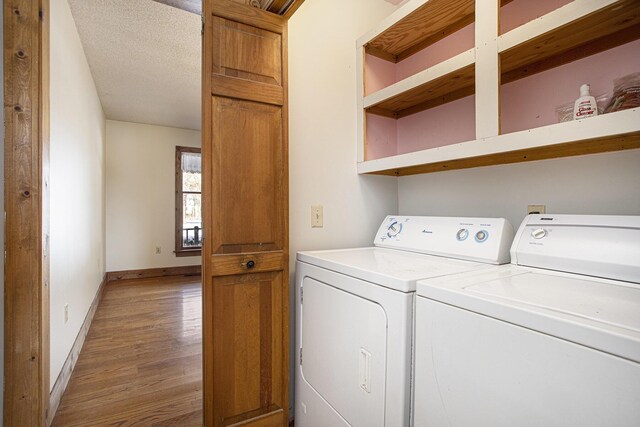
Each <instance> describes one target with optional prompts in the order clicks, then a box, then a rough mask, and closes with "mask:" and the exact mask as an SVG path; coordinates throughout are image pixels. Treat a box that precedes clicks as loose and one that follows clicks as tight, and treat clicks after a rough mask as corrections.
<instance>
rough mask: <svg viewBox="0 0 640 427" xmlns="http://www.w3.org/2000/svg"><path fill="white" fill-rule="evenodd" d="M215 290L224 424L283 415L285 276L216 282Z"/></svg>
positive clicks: (217, 386) (218, 396)
mask: <svg viewBox="0 0 640 427" xmlns="http://www.w3.org/2000/svg"><path fill="white" fill-rule="evenodd" d="M213 288H214V291H213V305H214V349H215V351H216V357H215V360H214V378H215V379H216V380H215V383H214V399H215V400H216V401H217V402H218V404H219V405H220V410H219V411H217V412H218V414H220V416H221V422H222V423H223V424H226V423H227V422H229V421H233V422H238V421H239V420H240V419H242V418H244V417H247V416H248V417H255V416H259V415H266V414H269V413H272V412H274V411H278V410H282V409H283V408H282V405H283V402H282V384H281V382H280V380H281V378H282V340H283V332H282V331H283V328H282V321H283V319H282V316H281V313H282V307H283V301H282V299H283V293H282V290H283V288H284V283H283V276H282V272H270V273H257V274H243V275H236V276H225V277H214V278H213ZM256 373H259V375H256Z"/></svg>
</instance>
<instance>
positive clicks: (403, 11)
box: [357, 0, 429, 46]
mask: <svg viewBox="0 0 640 427" xmlns="http://www.w3.org/2000/svg"><path fill="white" fill-rule="evenodd" d="M428 1H429V0H409V1H408V2H407V3H405V4H404V5H402V6H400V7H399V8H398V9H396V10H395V11H394V12H393V13H392V14H391V15H389V16H387V17H386V18H384V19H383V20H382V21H381V22H380V23H379V24H378V25H376V27H375V28H372V29H371V30H369V31H367V32H366V33H364V34H363V35H362V36H360V37H359V38H358V41H357V44H358V46H364V45H366V44H367V43H369V42H370V41H371V40H373V39H375V38H376V37H378V36H379V35H380V34H382V33H383V32H385V31H387V30H388V29H389V28H391V27H392V26H394V25H395V24H396V23H398V22H399V21H400V20H402V19H404V18H406V17H407V16H408V15H410V14H411V13H413V12H414V11H415V10H416V9H418V8H419V7H421V6H422V5H423V4H425V3H427V2H428Z"/></svg>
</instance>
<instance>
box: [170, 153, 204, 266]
mask: <svg viewBox="0 0 640 427" xmlns="http://www.w3.org/2000/svg"><path fill="white" fill-rule="evenodd" d="M182 153H199V154H202V150H201V149H200V148H197V147H182V146H179V145H178V146H176V157H175V177H176V188H175V194H176V206H175V213H176V223H175V233H174V234H175V250H174V252H173V253H174V254H175V256H176V257H187V256H200V255H201V254H202V247H200V248H189V249H185V248H183V247H182V195H183V194H184V193H189V191H186V192H184V191H182ZM201 190H202V189H201ZM200 194H202V191H200Z"/></svg>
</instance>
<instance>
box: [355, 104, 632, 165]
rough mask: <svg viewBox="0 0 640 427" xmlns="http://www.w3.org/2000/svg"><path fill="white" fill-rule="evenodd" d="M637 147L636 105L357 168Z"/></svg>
mask: <svg viewBox="0 0 640 427" xmlns="http://www.w3.org/2000/svg"><path fill="white" fill-rule="evenodd" d="M630 148H640V108H633V109H630V110H624V111H618V112H616V113H610V114H603V115H600V116H596V117H590V118H588V119H582V120H574V121H570V122H564V123H557V124H553V125H549V126H543V127H539V128H535V129H529V130H524V131H520V132H514V133H510V134H506V135H498V136H494V137H489V138H484V139H480V140H473V141H467V142H462V143H459V144H452V145H447V146H443V147H437V148H431V149H427V150H421V151H416V152H413V153H407V154H400V155H397V156H391V157H385V158H382V159H376V160H368V161H363V162H360V163H358V173H360V174H365V173H368V174H379V175H393V176H402V175H413V174H418V173H428V172H436V171H445V170H453V169H464V168H470V167H478V166H488V165H495V164H505V163H517V162H523V161H531V160H542V159H547V158H555V157H566V156H573V155H580V154H589V153H597V152H605V151H618V150H622V149H630Z"/></svg>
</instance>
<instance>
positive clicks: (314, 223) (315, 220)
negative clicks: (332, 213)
mask: <svg viewBox="0 0 640 427" xmlns="http://www.w3.org/2000/svg"><path fill="white" fill-rule="evenodd" d="M323 222H324V217H323V213H322V205H312V206H311V227H313V228H322V226H323Z"/></svg>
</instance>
